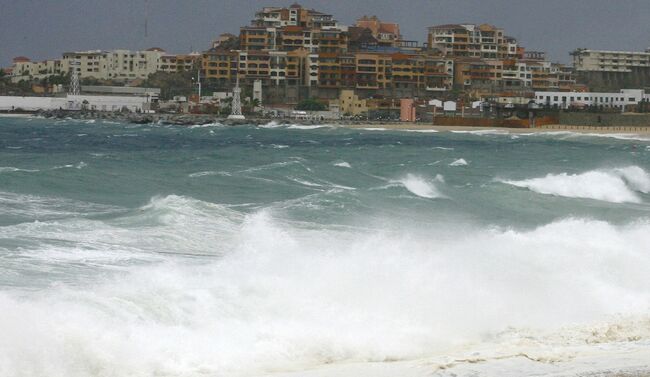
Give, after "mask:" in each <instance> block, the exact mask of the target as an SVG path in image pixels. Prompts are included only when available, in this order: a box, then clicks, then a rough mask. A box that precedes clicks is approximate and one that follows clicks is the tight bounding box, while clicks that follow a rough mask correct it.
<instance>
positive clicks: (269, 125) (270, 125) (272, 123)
mask: <svg viewBox="0 0 650 377" xmlns="http://www.w3.org/2000/svg"><path fill="white" fill-rule="evenodd" d="M257 127H259V128H280V127H286V126H284V125H281V124H279V123H278V122H276V121H270V122H269V123H266V124H260V125H258V126H257Z"/></svg>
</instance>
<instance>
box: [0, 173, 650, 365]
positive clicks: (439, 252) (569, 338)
mask: <svg viewBox="0 0 650 377" xmlns="http://www.w3.org/2000/svg"><path fill="white" fill-rule="evenodd" d="M410 179H411V180H414V181H419V182H421V181H422V180H421V178H413V177H411V178H410ZM419 190H425V194H427V193H428V192H427V191H426V189H425V188H422V187H420V188H418V189H416V191H419ZM427 195H428V194H427ZM78 221H79V220H74V221H71V222H67V223H59V224H54V223H52V224H51V225H47V224H45V226H56V230H57V234H58V235H59V237H58V239H57V240H55V241H56V242H55V241H52V240H49V239H48V238H47V236H49V235H50V233H48V232H44V228H43V226H40V227H38V228H31V227H25V226H22V227H21V228H16V227H14V230H16V229H20V230H21V232H22V233H21V237H30V236H31V237H36V238H37V239H40V240H41V243H39V245H38V247H36V248H35V249H33V250H31V253H33V255H32V254H30V250H23V251H22V253H23V255H22V259H23V260H24V261H29V260H30V258H32V259H31V261H32V262H34V261H35V260H37V258H36V256H37V255H40V254H42V253H53V252H55V251H56V250H57V245H58V244H60V242H62V241H66V242H75V243H80V242H82V241H83V242H85V243H86V247H91V248H94V249H95V250H97V251H98V252H99V251H102V250H104V254H106V253H109V255H110V256H115V255H117V254H116V253H119V250H120V249H119V245H120V244H122V245H123V247H124V248H128V250H130V251H131V252H137V251H141V252H151V251H153V250H157V251H158V252H159V255H161V256H160V257H159V258H157V259H152V260H149V261H147V262H146V263H143V262H139V263H134V262H130V263H127V264H123V265H120V267H119V268H117V266H116V267H114V268H113V269H111V268H107V269H105V270H100V271H98V273H95V274H92V275H90V276H89V277H87V279H89V280H88V281H84V282H83V284H82V283H81V282H79V283H74V282H72V283H68V284H53V285H48V287H47V288H46V289H43V290H38V291H33V292H25V291H17V290H16V291H14V290H10V289H5V290H3V291H2V293H0V333H2V334H3V336H2V337H1V338H0V354H1V355H2V357H0V374H1V375H11V374H14V373H12V372H15V371H22V373H23V374H24V375H30V376H52V375H55V376H63V375H65V376H72V377H75V376H87V375H98V374H99V375H109V376H119V375H142V376H145V375H197V374H205V375H259V374H262V373H269V372H271V371H274V372H277V371H290V370H293V369H305V368H312V367H318V366H321V365H325V364H332V363H334V364H337V363H346V362H352V361H357V362H382V361H388V360H393V361H395V360H413V359H418V358H423V357H433V358H435V357H437V356H438V355H445V358H449V357H451V358H452V360H461V358H460V357H459V358H457V359H453V355H454V352H460V354H461V355H464V354H468V353H469V354H474V355H476V353H473V351H472V349H473V347H475V346H473V345H476V344H484V346H483V348H482V349H481V350H480V351H481V356H480V357H483V358H489V357H495V358H496V357H498V356H499V355H501V356H500V357H503V355H510V354H512V355H513V356H512V357H516V356H517V355H518V354H520V353H522V352H526V353H527V354H530V355H536V354H537V355H538V357H539V358H540V360H542V362H543V360H544V357H546V355H548V354H549V351H548V350H549V349H553V350H554V351H553V354H552V357H553V358H554V359H550V360H556V361H555V362H562V361H566V360H570V359H571V358H573V357H575V353H576V352H577V351H576V349H575V348H572V349H571V350H569V351H563V350H562V347H567V346H571V345H584V344H586V342H610V341H616V342H634V341H638V340H650V321H648V320H635V321H636V322H630V323H632V325H629V326H628V325H618V323H619V322H617V321H618V320H617V319H616V317H612V316H614V315H615V314H617V313H622V314H625V315H626V316H628V317H629V318H635V317H634V316H637V315H640V316H642V315H643V314H644V313H647V310H648V305H649V303H650V275H648V273H647V271H648V269H650V256H648V253H647V250H646V245H647V244H649V243H650V224H648V223H647V222H639V223H636V224H630V225H627V226H613V225H611V224H608V223H606V222H602V221H592V220H582V219H567V220H562V221H558V222H555V223H551V224H548V225H545V226H541V227H539V228H536V229H533V230H528V231H522V230H514V229H485V228H480V227H473V226H471V225H469V224H465V225H460V224H453V226H452V225H448V226H445V225H443V224H442V223H441V225H440V226H438V227H434V228H430V227H422V226H418V225H417V224H396V225H385V226H384V227H381V228H377V229H374V230H373V229H368V228H364V229H354V228H350V229H343V230H342V229H340V228H333V227H320V226H319V227H318V228H313V227H308V226H307V227H305V226H304V225H302V224H299V223H292V222H290V221H287V220H282V219H279V218H277V217H275V216H274V214H273V213H272V212H270V211H269V210H264V209H262V210H259V211H256V212H253V213H249V214H242V213H240V212H237V211H233V210H231V209H228V208H226V207H224V206H221V205H217V204H212V203H207V202H203V201H198V200H195V199H192V198H187V197H180V196H167V197H157V198H154V199H152V201H151V202H150V203H149V204H147V205H145V206H143V207H141V208H140V209H138V210H137V211H135V212H133V213H130V214H127V215H125V217H123V218H122V219H121V220H119V221H112V222H108V223H103V222H101V221H98V220H96V221H95V223H94V225H93V224H92V223H88V222H87V221H88V220H86V223H84V224H85V226H84V227H83V228H81V229H82V231H80V228H79V226H80V223H78ZM387 224H390V221H389V222H387ZM8 231H10V230H8ZM30 232H33V233H32V234H31V235H30ZM186 250H187V251H189V250H194V251H201V252H206V253H209V254H206V257H204V258H198V259H197V258H196V257H195V258H187V257H185V254H184V253H183V252H184V251H186ZM215 250H219V252H215ZM58 255H62V254H58ZM101 255H102V254H101V253H97V254H96V255H95V257H97V258H99V257H100V256H101ZM51 256H52V255H50V258H48V259H47V260H48V263H49V265H48V266H49V268H48V269H47V270H45V271H50V272H51V273H53V272H54V271H56V270H57V269H61V268H71V267H72V266H75V265H77V264H82V265H86V266H87V267H86V268H92V269H96V268H97V266H96V265H95V263H94V262H96V260H95V259H93V255H89V254H88V253H86V252H81V250H79V252H76V253H67V254H66V257H65V258H63V259H60V260H58V261H57V259H56V258H52V257H51ZM208 256H213V257H208ZM75 258H76V259H75ZM103 258H106V256H104V257H103ZM576 266H579V268H576ZM641 318H642V317H641ZM598 321H611V322H609V325H606V326H600V327H580V326H587V325H589V324H591V323H595V322H598ZM570 326H578V327H570ZM608 328H613V329H614V330H611V331H608V330H607V329H608ZM571 329H575V330H571ZM601 329H602V330H601ZM504 331H506V332H505V333H504ZM547 331H551V333H552V332H553V331H556V332H557V333H558V334H561V335H557V336H551V337H549V336H548V335H543V334H546V332H547ZM560 331H561V332H560ZM532 338H535V339H538V340H536V341H530V340H529V341H526V342H524V341H523V340H517V339H532ZM488 343H489V344H490V348H489V349H486V348H485V344H488ZM490 355H492V356H490ZM531 357H532V356H531ZM536 357H537V356H536ZM549 357H550V356H549ZM474 358H477V356H474ZM62 360H65V362H62Z"/></svg>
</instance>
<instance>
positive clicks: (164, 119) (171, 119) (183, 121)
mask: <svg viewBox="0 0 650 377" xmlns="http://www.w3.org/2000/svg"><path fill="white" fill-rule="evenodd" d="M33 115H35V116H40V117H43V118H54V119H81V120H91V119H95V120H108V121H113V122H123V123H131V124H162V125H177V126H193V125H204V124H214V123H219V124H223V125H226V126H237V125H244V124H247V125H251V124H252V125H263V124H268V123H269V122H276V123H277V124H300V125H319V124H324V123H325V124H331V125H348V126H349V125H367V124H386V123H395V124H399V122H387V121H385V120H384V121H367V120H363V121H360V120H347V119H346V120H325V121H322V120H316V119H313V120H312V119H289V118H269V117H266V118H265V117H259V116H258V117H251V118H246V119H245V120H238V119H228V118H226V117H222V116H218V115H209V114H139V113H122V112H106V111H66V110H44V111H37V112H35V113H34V114H33Z"/></svg>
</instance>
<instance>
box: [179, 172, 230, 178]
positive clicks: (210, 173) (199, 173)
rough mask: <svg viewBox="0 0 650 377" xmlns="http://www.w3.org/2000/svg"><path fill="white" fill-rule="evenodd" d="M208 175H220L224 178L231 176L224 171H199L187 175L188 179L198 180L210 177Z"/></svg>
mask: <svg viewBox="0 0 650 377" xmlns="http://www.w3.org/2000/svg"><path fill="white" fill-rule="evenodd" d="M210 175H222V176H226V177H229V176H231V174H230V173H228V172H225V171H213V170H208V171H200V172H196V173H191V174H189V175H188V177H190V178H199V177H206V176H210Z"/></svg>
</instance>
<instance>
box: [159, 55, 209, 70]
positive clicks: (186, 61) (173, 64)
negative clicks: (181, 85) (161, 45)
mask: <svg viewBox="0 0 650 377" xmlns="http://www.w3.org/2000/svg"><path fill="white" fill-rule="evenodd" d="M199 60H201V54H199V53H197V52H193V53H191V54H179V55H170V54H165V55H162V56H161V57H160V66H159V67H158V70H159V71H162V72H168V73H176V72H184V71H190V70H192V69H194V68H198V66H199Z"/></svg>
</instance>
